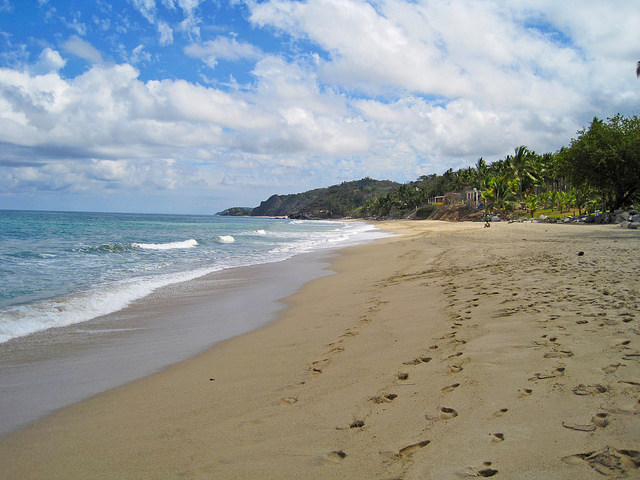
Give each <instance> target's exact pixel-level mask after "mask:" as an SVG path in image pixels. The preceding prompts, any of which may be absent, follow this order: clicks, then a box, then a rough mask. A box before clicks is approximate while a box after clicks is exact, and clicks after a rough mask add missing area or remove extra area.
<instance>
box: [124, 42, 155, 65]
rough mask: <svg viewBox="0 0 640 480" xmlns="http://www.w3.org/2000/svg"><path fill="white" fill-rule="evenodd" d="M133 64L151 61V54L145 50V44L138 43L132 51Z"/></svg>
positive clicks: (131, 60)
mask: <svg viewBox="0 0 640 480" xmlns="http://www.w3.org/2000/svg"><path fill="white" fill-rule="evenodd" d="M129 61H130V62H131V63H132V64H133V65H137V64H139V63H146V62H149V61H151V54H150V53H149V52H146V51H145V50H144V45H138V46H137V47H136V48H134V49H133V51H132V52H131V58H130V60H129Z"/></svg>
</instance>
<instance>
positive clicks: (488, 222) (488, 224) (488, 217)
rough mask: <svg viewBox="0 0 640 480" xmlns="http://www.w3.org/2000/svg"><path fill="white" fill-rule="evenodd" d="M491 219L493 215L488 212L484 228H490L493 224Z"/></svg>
mask: <svg viewBox="0 0 640 480" xmlns="http://www.w3.org/2000/svg"><path fill="white" fill-rule="evenodd" d="M490 220H491V216H490V215H488V214H487V215H485V216H484V228H488V227H490V226H491V222H490Z"/></svg>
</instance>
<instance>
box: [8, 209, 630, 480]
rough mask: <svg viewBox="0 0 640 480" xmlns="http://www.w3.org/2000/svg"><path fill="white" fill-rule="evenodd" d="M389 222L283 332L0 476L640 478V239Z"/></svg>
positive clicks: (73, 420)
mask: <svg viewBox="0 0 640 480" xmlns="http://www.w3.org/2000/svg"><path fill="white" fill-rule="evenodd" d="M380 226H381V227H383V228H385V229H388V230H391V231H396V232H398V233H403V234H404V235H403V236H401V237H394V238H389V239H384V240H380V241H377V242H375V243H373V244H369V245H365V246H360V247H354V248H350V249H347V250H346V251H344V254H343V255H341V256H339V257H337V258H336V259H335V260H334V262H333V267H332V268H333V269H334V270H336V271H337V272H338V273H337V274H335V275H332V276H328V277H324V278H321V279H318V280H314V281H313V282H310V283H308V284H306V285H305V286H304V287H303V288H302V289H301V290H300V291H299V292H298V293H296V294H295V295H294V296H292V297H291V298H289V299H288V303H289V307H288V308H287V309H286V310H285V311H284V313H283V314H282V315H281V317H280V319H279V320H278V321H276V322H273V323H271V324H269V325H268V326H266V327H264V328H262V329H260V330H257V331H254V332H251V333H249V334H246V335H243V336H241V337H237V338H234V339H231V340H228V341H225V342H223V343H221V344H219V345H217V346H216V347H214V348H212V349H211V350H209V351H208V352H206V353H204V354H202V355H200V356H198V357H196V358H194V359H192V360H189V361H186V362H182V363H180V364H178V365H175V366H173V367H171V368H169V369H167V370H166V371H164V372H161V373H159V374H157V375H153V376H151V377H148V378H145V379H142V380H140V381H136V382H134V383H131V384H128V385H126V386H124V387H121V388H118V389H115V390H112V391H109V392H107V393H105V394H102V395H99V396H97V397H95V398H92V399H90V400H88V401H85V402H82V403H80V404H77V405H74V406H72V407H69V408H66V409H64V410H61V411H59V412H58V413H56V414H55V415H53V416H51V417H49V418H47V419H45V420H43V421H40V422H38V423H36V424H35V425H33V426H32V427H30V428H28V429H25V430H22V431H20V432H17V433H15V434H12V435H10V436H9V437H7V438H5V439H4V440H3V441H2V442H1V443H0V478H2V479H7V480H8V479H19V480H24V479H147V478H149V479H173V478H175V479H178V478H187V479H223V478H224V479H304V480H310V479H325V478H327V479H328V478H336V479H347V478H348V479H371V480H373V479H377V480H385V479H405V480H408V479H449V478H464V477H489V476H495V477H496V478H504V479H578V478H579V479H587V480H588V479H600V478H607V477H608V478H640V470H638V468H637V467H638V466H639V465H640V453H638V451H640V404H639V403H638V400H639V398H640V364H639V362H640V311H639V305H640V276H639V275H638V272H639V271H640V269H639V267H640V255H639V254H638V253H639V246H640V234H638V232H637V231H632V230H625V229H621V228H619V227H615V226H611V225H609V226H585V225H570V226H569V225H544V224H510V225H509V224H493V225H492V227H491V228H487V229H483V228H482V224H481V223H460V224H448V223H441V222H388V223H383V224H380ZM579 252H583V254H582V255H579Z"/></svg>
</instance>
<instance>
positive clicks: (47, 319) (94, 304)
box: [0, 267, 222, 343]
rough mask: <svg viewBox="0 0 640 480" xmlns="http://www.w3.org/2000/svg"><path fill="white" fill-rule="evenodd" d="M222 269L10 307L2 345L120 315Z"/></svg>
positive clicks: (1, 320)
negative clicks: (152, 296)
mask: <svg viewBox="0 0 640 480" xmlns="http://www.w3.org/2000/svg"><path fill="white" fill-rule="evenodd" d="M219 270H222V268H221V267H210V268H203V269H198V270H193V271H188V272H181V273H174V274H163V275H158V276H152V277H138V278H130V279H127V280H123V281H120V282H116V283H114V284H111V285H104V286H102V287H100V288H96V289H94V290H91V291H86V292H82V293H77V294H74V295H70V296H65V297H57V298H52V299H45V300H40V301H37V302H34V303H32V304H30V305H15V306H12V307H8V308H5V309H2V311H0V343H4V342H6V341H8V340H10V339H12V338H16V337H23V336H26V335H29V334H31V333H35V332H39V331H42V330H48V329H50V328H55V327H65V326H68V325H74V324H77V323H82V322H86V321H87V320H91V319H93V318H96V317H99V316H101V315H107V314H109V313H113V312H117V311H118V310H121V309H123V308H125V307H127V306H128V305H130V304H131V303H132V302H134V301H135V300H138V299H140V298H144V297H146V296H147V295H149V294H151V293H152V292H154V291H155V290H157V289H158V288H161V287H164V286H167V285H171V284H175V283H179V282H184V281H188V280H193V279H194V278H198V277H201V276H203V275H206V274H208V273H212V272H215V271H219Z"/></svg>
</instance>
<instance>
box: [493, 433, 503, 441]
mask: <svg viewBox="0 0 640 480" xmlns="http://www.w3.org/2000/svg"><path fill="white" fill-rule="evenodd" d="M490 435H491V441H492V442H493V443H502V442H504V433H491V434H490Z"/></svg>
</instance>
